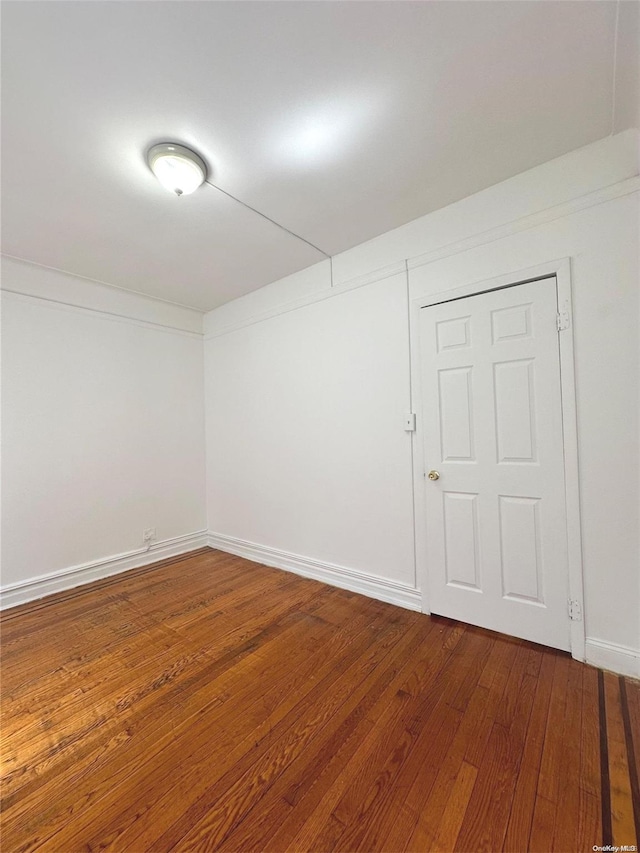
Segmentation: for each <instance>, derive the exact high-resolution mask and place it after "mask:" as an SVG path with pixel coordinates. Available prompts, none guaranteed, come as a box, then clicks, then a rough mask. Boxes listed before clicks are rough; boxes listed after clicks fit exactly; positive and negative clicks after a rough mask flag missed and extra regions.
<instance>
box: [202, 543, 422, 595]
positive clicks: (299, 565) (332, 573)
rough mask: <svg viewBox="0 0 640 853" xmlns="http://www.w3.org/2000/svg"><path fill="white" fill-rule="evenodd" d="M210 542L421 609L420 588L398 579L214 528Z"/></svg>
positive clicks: (240, 554)
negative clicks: (374, 574)
mask: <svg viewBox="0 0 640 853" xmlns="http://www.w3.org/2000/svg"><path fill="white" fill-rule="evenodd" d="M208 544H209V547H210V548H216V549H217V550H219V551H225V552H226V553H227V554H235V555H236V556H238V557H244V558H245V559H247V560H252V561H253V562H254V563H262V564H263V565H265V566H273V567H274V568H276V569H284V570H285V571H288V572H293V573H294V574H296V575H302V576H303V577H305V578H313V580H317V581H322V582H323V583H326V584H329V585H330V586H337V587H340V588H341V589H348V590H349V591H350V592H358V593H360V594H361V595H367V596H369V598H376V599H377V600H378V601H385V602H387V603H388V604H396V605H397V606H398V607H404V608H406V609H407V610H417V611H420V610H421V596H420V590H418V589H415V588H414V587H411V586H409V585H407V584H403V583H399V582H398V581H392V580H385V579H384V578H377V577H373V576H372V575H366V574H364V573H363V572H357V571H354V570H353V569H347V568H345V567H344V566H336V565H334V564H332V563H324V562H322V561H321V560H314V559H312V558H311V557H302V556H300V555H299V554H290V553H289V552H288V551H280V550H279V549H278V548H269V547H267V546H266V545H257V544H256V543H255V542H247V541H245V540H244V539H236V538H235V537H233V536H225V535H223V534H222V533H214V532H212V531H209V537H208Z"/></svg>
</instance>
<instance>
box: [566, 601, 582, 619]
mask: <svg viewBox="0 0 640 853" xmlns="http://www.w3.org/2000/svg"><path fill="white" fill-rule="evenodd" d="M569 619H571V621H572V622H581V621H582V607H580V602H579V601H576V599H575V598H570V599H569Z"/></svg>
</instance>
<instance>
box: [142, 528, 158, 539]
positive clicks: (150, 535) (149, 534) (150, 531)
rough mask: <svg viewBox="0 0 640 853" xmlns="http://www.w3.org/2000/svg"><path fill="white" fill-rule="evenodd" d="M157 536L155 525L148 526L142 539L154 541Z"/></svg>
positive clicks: (143, 532)
mask: <svg viewBox="0 0 640 853" xmlns="http://www.w3.org/2000/svg"><path fill="white" fill-rule="evenodd" d="M155 538H156V529H155V527H147V528H145V529H144V530H143V531H142V541H143V542H153V541H154V540H155Z"/></svg>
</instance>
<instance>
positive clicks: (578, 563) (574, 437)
mask: <svg viewBox="0 0 640 853" xmlns="http://www.w3.org/2000/svg"><path fill="white" fill-rule="evenodd" d="M551 276H555V278H556V282H557V292H558V315H559V317H560V318H561V320H562V323H561V331H560V332H559V333H558V338H559V349H560V386H561V391H562V430H563V438H564V479H565V504H566V510H567V554H568V575H569V590H568V595H567V608H568V610H569V609H570V612H571V614H572V618H571V622H570V633H571V655H572V657H574V658H575V659H576V660H580V661H584V660H585V628H584V593H583V582H582V536H581V526H580V488H579V474H578V428H577V408H576V388H575V364H574V356H573V312H572V309H571V262H570V259H569V258H562V259H560V260H556V261H549V262H548V263H545V264H540V265H537V266H535V267H529V268H528V269H524V270H518V271H517V272H511V273H507V274H506V275H501V276H498V277H496V278H491V279H485V280H484V281H477V282H473V283H471V284H465V285H463V286H462V287H456V288H454V289H452V290H446V291H440V292H438V293H432V294H429V295H425V296H419V297H415V298H414V299H412V300H411V304H410V317H409V322H410V331H411V398H412V404H413V410H414V411H415V412H416V413H417V417H416V430H415V432H414V433H413V477H414V483H415V488H414V502H413V506H414V530H415V550H416V580H417V585H418V587H419V588H420V589H421V590H422V612H423V613H430V609H429V600H428V570H429V567H428V563H427V547H426V535H427V523H428V520H427V519H426V495H425V485H424V484H425V473H426V468H425V459H424V434H423V424H422V422H421V420H422V419H421V412H422V397H421V395H422V391H421V381H420V370H421V362H420V335H419V319H420V310H421V309H422V308H427V307H429V306H430V305H437V304H439V303H441V302H449V301H451V300H453V299H460V298H462V297H465V296H476V295H477V294H480V293H487V292H488V291H491V290H497V289H499V288H503V287H511V286H515V285H518V284H525V283H527V282H532V281H536V280H539V279H544V278H549V277H551Z"/></svg>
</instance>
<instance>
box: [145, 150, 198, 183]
mask: <svg viewBox="0 0 640 853" xmlns="http://www.w3.org/2000/svg"><path fill="white" fill-rule="evenodd" d="M147 162H148V164H149V168H150V169H151V171H152V172H153V174H154V175H155V176H156V178H157V179H158V180H159V181H160V183H161V184H162V186H163V187H164V188H165V189H167V190H170V192H173V193H175V194H176V195H178V196H180V195H189V193H192V192H194V191H195V190H197V189H198V187H199V186H200V185H201V184H202V183H204V181H205V180H206V177H207V164H206V163H205V162H204V160H203V159H202V157H200V155H199V154H196V152H195V151H192V150H191V149H190V148H185V146H184V145H178V144H177V143H176V142H161V143H160V144H159V145H154V146H153V147H152V148H150V149H149V151H148V153H147Z"/></svg>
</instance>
